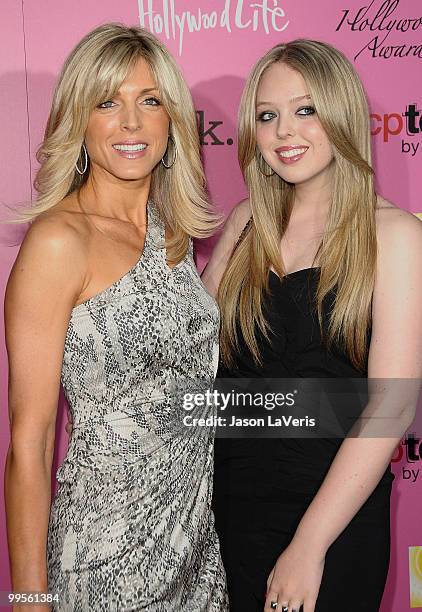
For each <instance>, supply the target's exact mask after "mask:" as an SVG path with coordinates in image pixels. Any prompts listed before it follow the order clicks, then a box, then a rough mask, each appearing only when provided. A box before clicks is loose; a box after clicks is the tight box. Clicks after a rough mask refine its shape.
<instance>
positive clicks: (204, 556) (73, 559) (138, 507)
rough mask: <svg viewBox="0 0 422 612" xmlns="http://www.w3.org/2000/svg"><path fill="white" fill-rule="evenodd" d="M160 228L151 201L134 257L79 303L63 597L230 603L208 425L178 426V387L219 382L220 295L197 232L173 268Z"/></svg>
mask: <svg viewBox="0 0 422 612" xmlns="http://www.w3.org/2000/svg"><path fill="white" fill-rule="evenodd" d="M163 241H164V225H163V223H162V221H161V219H160V217H159V213H158V210H157V209H156V207H155V206H154V205H153V203H152V202H149V203H148V229H147V236H146V240H145V246H144V251H143V254H142V255H141V257H140V259H139V261H138V262H137V263H136V265H135V266H134V267H133V268H132V269H131V270H129V272H127V274H125V275H124V276H123V277H122V278H121V279H119V280H118V281H116V282H115V283H113V285H111V286H110V287H108V288H107V289H105V290H104V291H102V292H101V293H99V294H98V295H96V296H94V297H92V298H91V299H88V300H87V301H86V302H84V303H83V304H80V305H78V306H76V307H75V308H74V309H73V311H72V316H71V319H70V322H69V327H68V330H67V336H66V341H65V347H64V357H63V367H62V384H63V387H64V390H65V393H66V397H67V399H68V401H69V406H70V410H71V413H72V417H73V432H72V437H71V440H70V445H69V449H68V452H67V455H66V458H65V460H64V462H63V464H62V465H61V466H60V468H59V470H58V472H57V480H58V482H59V487H58V492H57V495H56V498H55V500H54V503H53V506H52V511H51V516H50V524H49V534H48V550H47V557H48V576H49V590H50V592H53V593H56V592H57V593H59V597H60V603H59V604H58V605H57V606H56V607H55V610H60V611H70V610H72V611H78V612H88V611H89V612H91V611H122V612H123V611H130V610H131V611H132V610H133V611H134V610H147V611H148V612H161V611H163V612H164V611H166V612H169V611H172V612H179V611H180V612H182V611H183V612H201V611H207V612H208V611H209V612H211V611H212V612H215V611H225V610H228V604H227V599H226V590H225V575H224V569H223V567H222V563H221V557H220V550H219V543H218V539H217V536H216V533H215V530H214V517H213V514H212V512H211V509H210V507H211V493H212V484H211V483H212V470H213V436H212V434H213V432H212V431H210V430H207V432H204V431H201V432H199V431H198V430H196V431H195V430H194V431H192V430H191V429H190V428H187V427H184V426H183V416H184V415H185V414H186V411H185V410H184V408H183V394H184V393H192V392H196V391H199V390H205V389H207V388H209V387H210V386H211V385H212V383H213V379H214V376H215V372H216V369H217V362H218V325H219V314H218V308H217V305H216V303H215V302H214V300H213V299H212V298H211V297H210V296H209V294H208V293H207V292H206V291H205V289H204V287H203V285H202V283H201V281H200V279H199V276H198V273H197V271H196V268H195V265H194V262H193V259H192V245H191V244H190V246H189V252H188V253H187V255H186V257H185V259H184V260H183V261H182V262H180V263H179V264H178V265H177V266H176V267H175V268H173V269H170V268H169V267H168V265H167V262H166V254H165V249H163V248H162V247H163ZM160 246H161V248H160Z"/></svg>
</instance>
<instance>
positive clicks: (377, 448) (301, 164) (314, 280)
mask: <svg viewBox="0 0 422 612" xmlns="http://www.w3.org/2000/svg"><path fill="white" fill-rule="evenodd" d="M239 117H240V128H239V159H240V163H241V167H242V170H243V173H244V176H245V179H246V182H247V185H248V188H249V194H250V197H249V199H248V200H247V201H245V202H242V203H241V204H239V205H238V206H237V207H236V208H235V209H234V211H233V213H232V214H231V216H230V218H229V220H228V222H227V224H226V228H225V231H224V234H223V236H222V238H221V241H220V243H219V245H218V246H217V247H216V249H215V252H214V254H213V256H212V259H211V261H210V262H209V264H208V267H207V269H206V270H205V273H204V276H203V280H204V282H205V284H206V285H207V286H208V287H209V289H210V291H211V292H213V293H215V294H217V291H218V298H219V304H220V309H221V317H222V334H221V344H220V349H221V354H222V367H221V370H220V373H221V375H222V376H227V377H236V376H237V377H247V378H258V377H264V378H265V379H269V378H311V379H315V378H320V379H321V378H323V379H326V378H335V379H341V378H346V379H348V378H349V379H350V378H356V377H368V378H369V379H384V380H383V381H382V384H381V385H380V384H379V383H377V382H376V380H375V381H374V380H372V381H371V380H370V381H369V383H370V389H371V390H372V389H373V388H374V386H375V387H376V388H377V393H376V394H374V393H371V394H370V401H369V402H368V405H367V406H366V407H365V413H364V416H367V415H368V414H372V415H373V414H374V411H375V414H376V416H377V417H384V416H385V415H388V417H389V418H388V419H385V420H384V419H377V420H375V419H373V420H371V419H369V420H368V421H367V420H362V422H360V423H359V426H360V430H359V431H358V430H357V429H355V430H354V432H353V434H354V435H350V436H349V437H347V438H346V439H344V440H342V439H335V438H330V439H328V438H324V439H322V438H319V439H310V438H309V437H308V438H306V439H301V438H300V433H298V434H297V437H292V438H284V439H278V440H262V439H255V440H254V439H249V440H217V441H216V464H215V465H216V467H215V500H214V501H215V503H214V509H215V516H216V525H217V531H218V533H219V536H220V541H221V545H222V554H223V561H224V565H225V568H226V572H227V583H228V588H229V594H230V609H231V611H232V612H243V611H244V610H247V611H248V612H255V611H256V612H262V610H263V609H264V606H265V611H267V610H268V611H270V610H278V612H280V611H283V612H286V611H289V612H294V611H296V612H298V611H299V609H301V610H302V606H303V610H304V612H314V611H318V612H331V611H334V610H341V612H352V611H355V610H359V612H375V611H376V610H378V608H379V604H380V601H381V598H382V593H383V589H384V584H385V580H386V575H387V570H388V562H389V526H390V520H389V511H390V491H391V480H392V475H391V472H390V469H389V462H390V458H391V455H392V453H393V451H394V449H395V448H396V446H397V443H398V442H399V440H400V438H401V436H402V435H403V433H404V431H405V430H406V427H407V426H408V425H409V423H410V422H411V419H412V412H413V411H414V403H415V397H416V396H417V388H418V386H419V385H420V378H421V374H422V314H421V313H422V283H421V280H420V271H421V268H422V225H421V224H420V222H419V221H418V220H417V219H416V218H415V217H413V216H412V215H411V214H409V213H406V212H404V211H402V210H400V209H398V208H396V207H395V206H394V205H392V204H390V203H389V202H387V201H385V200H383V199H382V198H380V197H377V195H376V193H375V190H374V183H373V171H372V168H371V150H370V131H369V113H368V108H367V103H366V99H365V94H364V91H363V87H362V84H361V83H360V80H359V78H358V76H357V74H356V72H355V71H354V69H353V67H352V65H351V64H350V63H349V62H348V60H347V59H346V58H345V57H344V56H343V55H342V54H341V53H340V52H339V51H337V50H336V49H334V48H333V47H331V46H329V45H327V44H324V43H322V42H317V41H309V40H297V41H293V42H291V43H288V44H281V45H278V46H277V47H275V48H274V49H272V50H271V51H269V52H268V53H267V54H266V55H265V56H264V57H262V58H261V59H260V60H259V61H258V63H257V64H256V66H255V67H254V69H253V70H252V73H251V75H250V77H249V79H248V82H247V84H246V88H245V91H244V95H243V99H242V103H241V108H240V113H239ZM387 379H389V381H388V384H387V382H386V380H387ZM398 379H405V380H406V384H405V385H402V384H401V383H400V384H399V385H398V386H396V383H399V381H398ZM385 387H388V388H389V392H388V393H386V394H385V393H384V388H385ZM397 390H401V393H396V391H397ZM335 407H336V409H337V410H338V411H339V412H338V414H339V416H341V414H342V411H343V409H344V406H342V405H339V404H338V400H337V402H336V406H335ZM381 422H383V423H384V424H385V423H388V424H389V426H390V429H389V431H386V429H385V428H384V429H382V428H381V429H380V428H379V427H378V428H377V427H375V429H374V426H375V425H376V424H378V425H379V424H380V423H381ZM358 434H359V435H358ZM383 434H386V435H383ZM386 436H387V437H386ZM266 592H267V596H265V593H266Z"/></svg>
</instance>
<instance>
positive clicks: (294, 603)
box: [264, 540, 325, 612]
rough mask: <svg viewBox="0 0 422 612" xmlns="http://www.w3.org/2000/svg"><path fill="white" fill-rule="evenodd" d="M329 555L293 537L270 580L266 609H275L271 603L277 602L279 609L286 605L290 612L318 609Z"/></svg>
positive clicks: (268, 582) (278, 610)
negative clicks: (325, 564)
mask: <svg viewBox="0 0 422 612" xmlns="http://www.w3.org/2000/svg"><path fill="white" fill-rule="evenodd" d="M324 563H325V556H324V555H323V554H322V553H319V552H316V551H315V550H313V549H312V546H310V545H306V543H300V542H297V541H296V542H295V540H293V541H292V542H291V544H290V545H289V546H288V547H287V548H286V550H285V551H284V552H283V553H282V554H281V555H280V556H279V558H278V559H277V563H276V564H275V566H274V568H273V570H272V572H271V573H270V575H269V576H268V580H267V597H266V600H265V608H264V612H271V611H272V610H274V607H273V608H271V602H277V603H278V605H277V607H276V610H277V612H282V610H283V606H285V607H286V608H288V609H289V612H299V610H300V606H302V605H303V612H314V610H315V604H316V600H317V597H318V593H319V588H320V586H321V579H322V573H323V571H324Z"/></svg>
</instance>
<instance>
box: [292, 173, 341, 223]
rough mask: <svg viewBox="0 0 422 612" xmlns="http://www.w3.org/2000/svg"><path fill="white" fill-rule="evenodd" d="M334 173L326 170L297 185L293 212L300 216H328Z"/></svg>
mask: <svg viewBox="0 0 422 612" xmlns="http://www.w3.org/2000/svg"><path fill="white" fill-rule="evenodd" d="M332 188H333V185H332V174H331V172H325V173H323V174H321V175H319V176H316V177H314V178H313V179H312V180H311V181H306V182H304V183H298V184H296V185H295V194H294V200H293V210H292V214H295V215H299V216H309V217H313V218H314V217H321V216H326V214H327V212H328V209H329V206H330V202H331V196H332Z"/></svg>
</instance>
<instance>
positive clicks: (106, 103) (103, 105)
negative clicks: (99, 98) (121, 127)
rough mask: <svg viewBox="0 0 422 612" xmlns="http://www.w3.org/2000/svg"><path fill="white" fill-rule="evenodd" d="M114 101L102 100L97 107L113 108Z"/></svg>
mask: <svg viewBox="0 0 422 612" xmlns="http://www.w3.org/2000/svg"><path fill="white" fill-rule="evenodd" d="M111 105H113V106H114V102H113V101H112V100H106V101H105V102H101V103H100V104H98V106H97V108H113V106H111Z"/></svg>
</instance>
